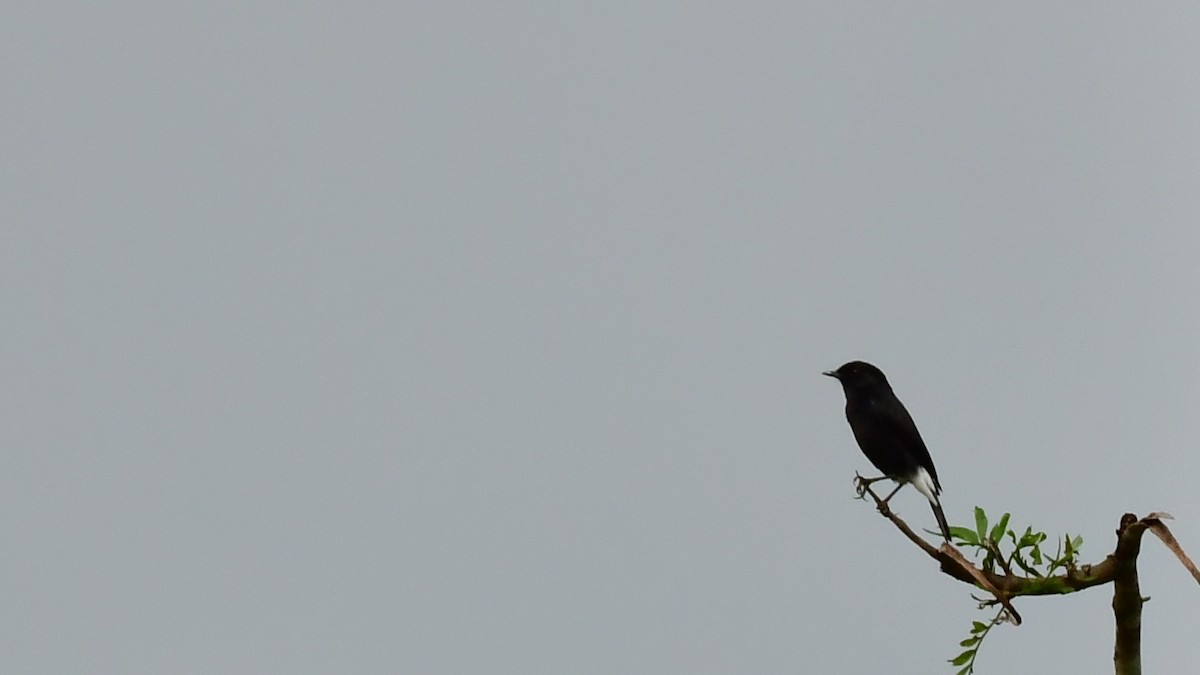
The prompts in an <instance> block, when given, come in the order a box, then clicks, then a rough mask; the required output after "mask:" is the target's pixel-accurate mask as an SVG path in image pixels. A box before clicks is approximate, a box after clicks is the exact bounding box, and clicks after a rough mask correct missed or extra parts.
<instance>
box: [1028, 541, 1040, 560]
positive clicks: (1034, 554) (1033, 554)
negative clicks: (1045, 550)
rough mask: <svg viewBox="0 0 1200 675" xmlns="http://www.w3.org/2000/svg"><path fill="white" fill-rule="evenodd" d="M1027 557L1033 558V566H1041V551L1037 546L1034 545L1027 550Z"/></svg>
mask: <svg viewBox="0 0 1200 675" xmlns="http://www.w3.org/2000/svg"><path fill="white" fill-rule="evenodd" d="M1029 557H1030V558H1033V564H1034V565H1041V564H1042V549H1041V548H1039V547H1038V545H1037V544H1034V546H1033V548H1032V549H1030V550H1029Z"/></svg>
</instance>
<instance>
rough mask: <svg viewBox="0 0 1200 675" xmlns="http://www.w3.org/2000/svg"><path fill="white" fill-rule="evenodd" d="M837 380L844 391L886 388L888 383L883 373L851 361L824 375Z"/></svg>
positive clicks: (865, 364)
mask: <svg viewBox="0 0 1200 675" xmlns="http://www.w3.org/2000/svg"><path fill="white" fill-rule="evenodd" d="M824 374H825V375H828V376H829V377H832V378H835V379H837V380H838V381H839V382H841V383H842V387H843V388H845V389H869V388H872V387H877V386H881V385H882V386H884V387H887V386H889V385H888V381H887V378H886V377H884V375H883V371H882V370H880V369H878V368H876V367H875V366H873V365H871V364H869V363H867V362H865V361H851V362H850V363H846V364H844V365H842V367H841V368H838V369H837V370H831V371H829V372H827V373H824Z"/></svg>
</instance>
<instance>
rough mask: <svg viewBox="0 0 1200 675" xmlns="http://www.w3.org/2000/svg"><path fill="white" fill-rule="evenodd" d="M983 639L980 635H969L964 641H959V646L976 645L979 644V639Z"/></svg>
mask: <svg viewBox="0 0 1200 675" xmlns="http://www.w3.org/2000/svg"><path fill="white" fill-rule="evenodd" d="M982 639H983V638H981V637H979V636H976V637H969V638H967V639H966V640H963V641H962V642H960V643H958V646H959V647H974V646H975V645H977V644H979V641H980V640H982Z"/></svg>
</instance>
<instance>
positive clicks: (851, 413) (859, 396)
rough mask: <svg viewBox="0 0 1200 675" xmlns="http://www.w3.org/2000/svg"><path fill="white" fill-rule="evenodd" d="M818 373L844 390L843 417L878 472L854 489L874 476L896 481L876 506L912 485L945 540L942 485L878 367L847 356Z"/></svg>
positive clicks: (946, 527)
mask: <svg viewBox="0 0 1200 675" xmlns="http://www.w3.org/2000/svg"><path fill="white" fill-rule="evenodd" d="M823 374H824V375H828V376H829V377H832V378H835V379H836V380H837V381H839V382H841V383H842V391H843V392H845V394H846V421H848V422H849V423H850V430H851V431H852V432H854V440H856V441H858V447H859V448H860V449H861V450H862V453H863V454H864V455H866V456H867V459H869V460H871V464H874V465H875V468H876V469H879V470H880V471H882V472H883V475H882V476H880V477H878V478H868V479H862V480H861V482H860V483H859V485H860V488H859V494H860V495H861V494H862V491H863V490H865V489H866V486H868V485H870V484H871V483H874V482H875V481H880V480H883V479H884V478H890V479H892V480H894V481H896V482H897V483H898V485H897V486H896V489H895V490H892V492H891V494H889V495H888V496H887V497H886V498H884V500H883V501H882V502H881V503H880V505H879V508H880V509H881V510H883V509H885V508H886V507H887V502H888V500H889V499H891V498H892V495H895V494H896V493H897V492H899V491H900V488H902V487H904V486H905V485H908V484H912V486H913V487H914V488H916V489H917V491H918V492H920V493H921V494H922V495H924V496H925V498H926V499H928V500H929V504H930V505H931V506H932V507H933V515H934V517H936V518H937V521H938V526H939V527H940V528H941V530H942V536H943V537H945V538H946V541H950V526H949V525H948V524H947V523H946V514H945V513H943V512H942V503H941V500H940V499H939V498H938V497H939V495H940V494H941V493H942V485H941V483H940V482H938V475H937V469H935V468H934V466H933V459H932V458H931V457H930V456H929V449H928V448H926V447H925V441H923V440H922V439H921V432H919V431H917V425H916V423H915V422H913V419H912V416H911V415H909V414H908V410H907V409H905V407H904V404H903V403H901V402H900V399H898V398H896V394H895V393H894V392H893V391H892V386H891V385H890V384H888V381H887V377H886V376H885V375H884V374H883V371H881V370H879V369H878V368H876V367H875V366H873V365H871V364H869V363H866V362H864V361H851V362H849V363H846V364H843V365H842V367H840V368H838V369H837V370H831V371H828V372H826V373H823Z"/></svg>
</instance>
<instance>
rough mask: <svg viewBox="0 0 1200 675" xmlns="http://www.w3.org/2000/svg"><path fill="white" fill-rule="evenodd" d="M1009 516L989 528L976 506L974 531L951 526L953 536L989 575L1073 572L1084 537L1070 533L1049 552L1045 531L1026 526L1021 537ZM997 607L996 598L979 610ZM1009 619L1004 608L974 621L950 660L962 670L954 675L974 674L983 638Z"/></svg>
mask: <svg viewBox="0 0 1200 675" xmlns="http://www.w3.org/2000/svg"><path fill="white" fill-rule="evenodd" d="M1010 516H1011V514H1009V513H1005V514H1004V515H1003V516H1001V517H1000V519H999V520H998V521H996V523H995V525H993V526H992V527H991V528H989V527H988V517H987V513H986V512H985V511H984V510H983V509H982V508H980V507H978V506H976V507H975V528H974V529H971V528H968V527H951V528H950V536H951V537H952V538H953V541H954V543H956V544H957V545H959V546H960V547H962V548H965V549H974V551H975V555H976V556H977V557H978V556H980V555H982V556H983V562H982V563H981V567H982V568H983V569H984V570H985V571H986V572H988V573H990V574H998V573H1003V574H1005V575H1008V576H1013V575H1014V573H1013V570H1014V568H1016V569H1019V570H1020V571H1021V572H1024V574H1025V575H1028V577H1030V578H1037V579H1046V578H1048V577H1051V576H1053V575H1054V573H1055V572H1057V571H1059V570H1065V571H1068V572H1072V571H1074V569H1075V565H1076V563H1077V562H1078V560H1079V549H1080V547H1081V546H1083V537H1079V536H1076V537H1071V535H1070V533H1067V534H1066V535H1065V536H1064V537H1062V538H1060V539H1059V540H1058V544H1057V546H1056V547H1055V550H1054V552H1053V553H1050V552H1048V551H1046V550H1043V548H1042V545H1043V544H1045V542H1046V541H1047V540H1048V539H1049V537H1048V536H1047V535H1046V533H1045V532H1035V531H1034V530H1033V528H1032V527H1026V528H1025V531H1024V532H1023V533H1020V534H1018V533H1017V532H1016V531H1015V530H1013V529H1010V528H1009V526H1008V523H1009V518H1010ZM997 568H999V570H1000V571H999V572H998V571H997ZM1063 592H1069V589H1064V590H1063ZM995 604H996V600H994V599H991V600H986V601H982V602H981V604H980V609H985V608H988V607H991V606H993V605H995ZM1007 620H1008V617H1007V614H1006V612H1005V611H1004V608H1000V610H999V611H998V612H997V613H996V615H995V616H994V617H993V618H992V619H991V621H987V622H983V621H974V622H972V624H971V634H970V636H969V637H968V638H967V639H965V640H963V641H962V642H960V643H959V646H960V647H963V648H964V651H963V652H961V653H960V654H959V655H958V656H956V657H954V658H952V659H950V664H951V665H953V666H961V667H962V668H961V669H960V670H959V671H958V672H957V673H956V674H955V675H970V674H971V673H974V672H975V659H976V657H977V656H978V655H979V648H980V647H981V646H982V644H983V640H984V638H986V637H987V634H988V632H989V631H991V630H992V628H994V627H995V626H997V625H999V624H1001V623H1005V622H1006V621H1007Z"/></svg>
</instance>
